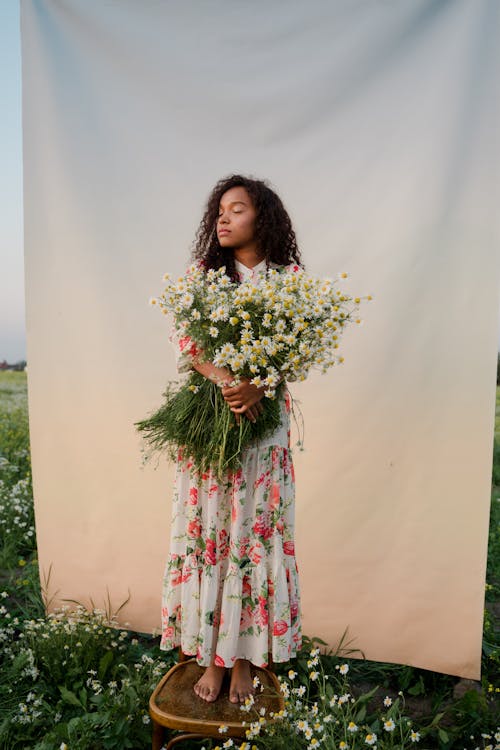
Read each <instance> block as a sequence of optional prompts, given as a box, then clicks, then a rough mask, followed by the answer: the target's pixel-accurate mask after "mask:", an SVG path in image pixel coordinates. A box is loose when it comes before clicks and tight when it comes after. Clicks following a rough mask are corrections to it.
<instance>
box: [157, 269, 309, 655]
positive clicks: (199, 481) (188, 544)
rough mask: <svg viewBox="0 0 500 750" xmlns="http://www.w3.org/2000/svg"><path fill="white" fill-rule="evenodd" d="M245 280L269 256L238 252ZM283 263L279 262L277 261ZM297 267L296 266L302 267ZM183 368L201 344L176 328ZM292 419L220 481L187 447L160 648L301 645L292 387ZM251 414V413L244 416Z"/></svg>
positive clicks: (286, 403) (199, 651)
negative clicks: (253, 257) (255, 260)
mask: <svg viewBox="0 0 500 750" xmlns="http://www.w3.org/2000/svg"><path fill="white" fill-rule="evenodd" d="M235 265H236V270H237V271H238V274H239V277H240V280H241V281H243V280H251V281H252V283H255V284H258V283H259V281H260V279H262V278H263V276H264V275H265V271H266V261H265V260H263V261H262V262H261V263H259V264H258V265H256V266H254V268H249V267H247V266H245V265H244V264H242V263H240V262H239V261H237V260H235ZM270 265H271V266H272V267H276V264H270ZM295 268H296V267H295ZM170 341H171V342H172V344H173V346H174V351H175V355H176V362H177V370H178V372H179V373H182V372H188V371H189V370H190V369H191V368H192V365H191V361H192V357H193V354H194V353H195V351H196V350H195V347H194V342H192V341H191V340H190V339H189V338H188V337H185V336H184V337H182V338H179V336H178V335H177V334H176V332H175V329H173V330H172V333H171V336H170ZM280 408H281V416H282V423H281V425H280V426H279V427H278V428H277V429H276V430H275V431H274V432H273V433H272V434H271V435H270V436H269V437H267V438H265V439H263V440H260V441H253V442H252V443H251V444H249V445H248V446H247V447H246V448H245V449H244V451H243V452H242V456H241V461H242V466H241V467H240V468H239V469H238V471H235V472H231V471H228V472H226V474H225V475H224V478H223V480H222V481H217V479H216V478H215V477H214V476H213V474H212V471H208V472H206V473H204V474H201V475H200V474H199V473H198V472H196V471H195V470H194V468H193V464H192V461H191V459H190V457H189V456H187V455H183V451H182V450H179V452H178V457H177V463H176V475H175V482H174V495H173V507H172V528H171V538H170V550H169V554H168V558H167V563H166V566H165V573H164V578H163V590H162V609H161V619H162V635H161V640H160V649H162V650H165V651H167V650H170V649H172V648H175V647H177V646H181V648H182V651H183V652H184V653H185V654H188V655H193V656H196V659H197V661H198V663H199V664H200V665H201V666H208V665H209V664H210V663H212V661H213V662H214V663H215V664H217V665H218V666H227V667H231V666H232V665H233V664H234V662H235V660H236V659H248V660H249V661H250V662H252V663H253V664H255V665H256V666H266V665H267V664H268V654H271V655H272V659H273V661H275V662H284V661H288V660H289V659H290V658H292V657H293V656H295V655H296V653H297V651H298V650H299V649H300V647H301V642H302V637H301V622H300V595H299V580H298V569H297V563H296V559H295V547H294V523H295V518H294V517H295V475H294V468H293V461H292V451H291V448H290V395H289V393H288V391H287V390H286V389H285V392H284V394H283V395H282V396H281V399H280ZM242 418H245V419H246V417H244V416H243V415H242Z"/></svg>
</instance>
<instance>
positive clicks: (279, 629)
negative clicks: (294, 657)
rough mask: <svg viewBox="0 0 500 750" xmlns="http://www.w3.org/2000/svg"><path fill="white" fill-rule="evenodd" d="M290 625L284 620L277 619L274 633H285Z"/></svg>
mask: <svg viewBox="0 0 500 750" xmlns="http://www.w3.org/2000/svg"><path fill="white" fill-rule="evenodd" d="M287 630H288V625H287V624H286V622H285V621H284V620H276V622H275V623H274V628H273V635H285V633H286V631H287Z"/></svg>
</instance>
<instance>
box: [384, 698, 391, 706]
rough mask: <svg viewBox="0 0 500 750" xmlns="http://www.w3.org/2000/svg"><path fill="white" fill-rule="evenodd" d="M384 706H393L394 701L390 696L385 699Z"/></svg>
mask: <svg viewBox="0 0 500 750" xmlns="http://www.w3.org/2000/svg"><path fill="white" fill-rule="evenodd" d="M384 706H392V699H391V698H389V696H388V695H386V696H385V698H384Z"/></svg>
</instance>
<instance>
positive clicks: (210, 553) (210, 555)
mask: <svg viewBox="0 0 500 750" xmlns="http://www.w3.org/2000/svg"><path fill="white" fill-rule="evenodd" d="M215 550H216V544H215V541H214V540H213V539H207V540H206V542H205V562H206V563H207V565H215V563H216V562H217V558H216V555H215Z"/></svg>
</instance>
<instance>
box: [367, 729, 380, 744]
mask: <svg viewBox="0 0 500 750" xmlns="http://www.w3.org/2000/svg"><path fill="white" fill-rule="evenodd" d="M376 741H377V735H376V734H375V732H373V733H371V734H367V735H366V737H365V742H366V744H367V745H374V744H375V743H376Z"/></svg>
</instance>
